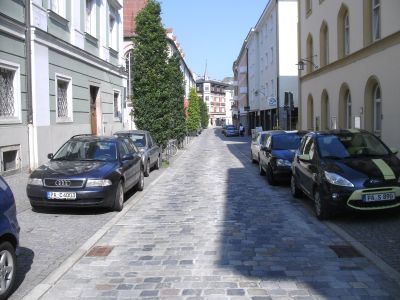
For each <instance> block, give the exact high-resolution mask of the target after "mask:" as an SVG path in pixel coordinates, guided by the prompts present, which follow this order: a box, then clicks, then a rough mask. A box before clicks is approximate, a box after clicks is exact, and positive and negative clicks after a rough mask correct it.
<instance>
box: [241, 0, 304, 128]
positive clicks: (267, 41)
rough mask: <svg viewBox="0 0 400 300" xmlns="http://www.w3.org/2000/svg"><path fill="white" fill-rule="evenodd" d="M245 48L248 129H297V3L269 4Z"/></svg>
mask: <svg viewBox="0 0 400 300" xmlns="http://www.w3.org/2000/svg"><path fill="white" fill-rule="evenodd" d="M245 47H246V49H247V64H248V66H247V68H248V75H247V77H248V81H247V85H248V86H247V91H248V108H249V111H248V113H247V114H248V124H249V127H250V128H255V127H259V126H261V127H263V129H264V130H270V129H273V128H282V129H293V128H296V127H297V106H298V105H297V103H298V101H297V96H298V78H297V75H298V74H297V66H296V64H297V62H298V53H297V1H296V0H278V1H270V2H269V3H268V5H267V6H266V8H265V9H264V11H263V13H262V15H261V17H260V19H259V20H258V22H257V24H256V26H255V27H254V28H252V30H251V31H250V32H249V35H248V37H247V39H246V40H245ZM285 93H286V96H285ZM289 93H290V94H291V95H293V96H292V99H293V101H289V97H288V95H289ZM285 100H286V101H285Z"/></svg>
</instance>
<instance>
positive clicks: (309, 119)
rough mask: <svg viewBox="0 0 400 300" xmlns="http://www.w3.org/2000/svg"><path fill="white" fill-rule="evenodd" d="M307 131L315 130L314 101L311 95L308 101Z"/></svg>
mask: <svg viewBox="0 0 400 300" xmlns="http://www.w3.org/2000/svg"><path fill="white" fill-rule="evenodd" d="M307 129H308V130H314V99H313V97H312V96H311V95H308V101H307Z"/></svg>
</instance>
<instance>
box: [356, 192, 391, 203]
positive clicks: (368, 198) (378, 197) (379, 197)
mask: <svg viewBox="0 0 400 300" xmlns="http://www.w3.org/2000/svg"><path fill="white" fill-rule="evenodd" d="M394 199H396V195H395V193H382V194H370V195H364V196H363V200H364V201H365V202H373V201H387V200H394Z"/></svg>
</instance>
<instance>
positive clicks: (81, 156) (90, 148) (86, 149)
mask: <svg viewBox="0 0 400 300" xmlns="http://www.w3.org/2000/svg"><path fill="white" fill-rule="evenodd" d="M116 159H117V150H116V144H115V142H113V141H76V140H71V141H68V142H66V143H65V144H64V145H63V146H62V147H61V148H60V149H59V150H58V151H57V153H56V154H55V155H54V156H53V160H72V161H74V160H101V161H112V160H116Z"/></svg>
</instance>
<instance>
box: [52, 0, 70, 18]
mask: <svg viewBox="0 0 400 300" xmlns="http://www.w3.org/2000/svg"><path fill="white" fill-rule="evenodd" d="M56 3H57V5H55V4H56ZM50 9H51V11H52V12H54V13H56V14H57V15H59V16H61V17H63V18H64V19H66V18H67V1H65V0H51V2H50Z"/></svg>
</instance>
